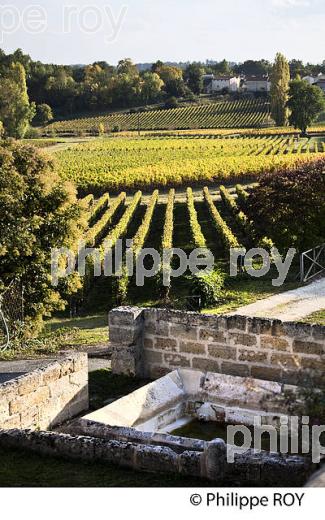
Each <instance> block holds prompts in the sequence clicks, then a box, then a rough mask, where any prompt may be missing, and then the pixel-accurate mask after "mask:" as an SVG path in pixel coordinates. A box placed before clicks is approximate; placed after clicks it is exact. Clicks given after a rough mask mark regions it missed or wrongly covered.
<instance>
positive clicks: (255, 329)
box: [247, 318, 273, 334]
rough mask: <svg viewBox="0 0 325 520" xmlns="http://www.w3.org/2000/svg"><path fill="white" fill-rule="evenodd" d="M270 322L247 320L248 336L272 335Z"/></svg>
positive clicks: (258, 319)
mask: <svg viewBox="0 0 325 520" xmlns="http://www.w3.org/2000/svg"><path fill="white" fill-rule="evenodd" d="M272 325H273V322H272V320H269V319H264V318H247V332H248V333H249V334H272Z"/></svg>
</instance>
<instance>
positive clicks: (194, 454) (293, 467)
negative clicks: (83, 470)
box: [0, 430, 313, 486]
mask: <svg viewBox="0 0 325 520" xmlns="http://www.w3.org/2000/svg"><path fill="white" fill-rule="evenodd" d="M97 433H98V430H97ZM108 437H109V432H107V431H106V437H105V438H99V437H92V436H85V435H83V436H80V435H79V436H75V435H67V434H62V433H56V432H42V431H31V430H10V431H4V430H0V446H1V447H3V448H18V449H26V450H30V451H32V452H35V453H38V454H41V455H44V456H60V457H64V458H67V459H73V460H80V461H86V462H96V461H98V462H102V463H108V464H114V465H117V466H121V467H125V468H131V469H134V470H138V471H146V472H153V473H176V474H179V475H182V476H188V477H203V478H206V479H209V480H211V481H213V482H215V483H218V484H219V485H238V486H240V485H248V484H250V485H254V484H255V485H258V486H261V485H269V486H271V485H273V486H274V485H277V486H301V485H302V484H303V483H304V482H306V480H307V478H308V476H309V475H310V473H311V472H312V470H313V466H312V465H311V464H310V463H309V461H308V460H307V459H304V458H303V457H298V456H288V457H283V456H281V455H277V454H274V455H273V454H269V453H267V452H261V453H260V454H256V453H255V452H254V450H248V451H247V452H246V453H244V454H242V455H237V457H236V458H235V462H234V464H227V462H226V445H225V443H224V442H223V441H221V440H215V441H212V442H204V443H203V444H204V446H202V448H203V449H202V450H201V451H192V450H190V449H188V450H185V451H182V452H181V453H176V451H174V449H173V448H172V447H170V446H168V445H165V446H161V445H157V446H156V445H152V444H142V443H135V442H127V441H121V440H110V439H109V438H108Z"/></svg>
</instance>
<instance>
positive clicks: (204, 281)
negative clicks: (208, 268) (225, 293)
mask: <svg viewBox="0 0 325 520" xmlns="http://www.w3.org/2000/svg"><path fill="white" fill-rule="evenodd" d="M224 282H225V273H223V272H222V271H220V270H219V269H214V270H213V271H212V272H211V273H198V274H195V275H194V276H193V277H192V286H191V294H192V295H193V296H200V298H201V305H202V306H203V307H210V306H212V305H215V304H216V303H217V302H218V300H219V299H220V293H221V290H222V289H223V286H224Z"/></svg>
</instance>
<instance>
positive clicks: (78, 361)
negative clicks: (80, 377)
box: [73, 353, 88, 372]
mask: <svg viewBox="0 0 325 520" xmlns="http://www.w3.org/2000/svg"><path fill="white" fill-rule="evenodd" d="M73 370H74V371H75V372H79V370H85V371H86V372H88V356H87V354H86V353H80V354H78V355H75V356H74V357H73Z"/></svg>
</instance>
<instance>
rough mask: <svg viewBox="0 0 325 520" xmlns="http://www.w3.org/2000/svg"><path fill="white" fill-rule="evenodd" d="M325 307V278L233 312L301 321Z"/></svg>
mask: <svg viewBox="0 0 325 520" xmlns="http://www.w3.org/2000/svg"><path fill="white" fill-rule="evenodd" d="M323 309H325V278H321V279H320V280H316V281H315V282H313V283H311V284H309V285H306V286H304V287H300V288H299V289H294V290H292V291H287V292H283V293H281V294H276V295H274V296H270V297H269V298H266V299H265V300H259V301H257V302H255V303H251V304H250V305H245V306H244V307H240V308H239V309H238V310H237V311H236V312H234V313H233V314H237V315H242V316H250V317H257V318H274V319H279V320H282V321H300V320H301V319H303V318H305V317H306V316H309V315H310V314H312V313H314V312H317V311H320V310H323Z"/></svg>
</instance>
